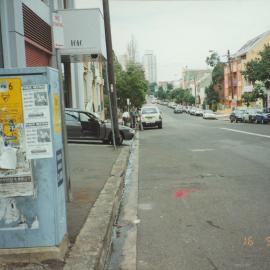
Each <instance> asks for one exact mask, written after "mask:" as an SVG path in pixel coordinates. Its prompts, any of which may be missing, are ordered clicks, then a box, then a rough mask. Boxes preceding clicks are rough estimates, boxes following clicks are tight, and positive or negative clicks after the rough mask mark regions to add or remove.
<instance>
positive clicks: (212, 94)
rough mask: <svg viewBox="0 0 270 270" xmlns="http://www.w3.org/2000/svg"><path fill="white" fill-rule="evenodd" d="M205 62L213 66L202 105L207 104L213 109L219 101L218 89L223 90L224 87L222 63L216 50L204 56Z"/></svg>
mask: <svg viewBox="0 0 270 270" xmlns="http://www.w3.org/2000/svg"><path fill="white" fill-rule="evenodd" d="M206 63H207V64H208V65H209V66H210V67H213V70H212V83H211V84H210V85H209V87H206V89H205V93H206V98H205V101H204V105H209V107H210V108H211V109H213V110H216V109H217V103H218V102H219V101H220V96H219V91H220V92H223V91H222V89H223V88H224V86H223V85H224V65H225V64H224V63H223V62H221V61H220V57H219V55H218V54H217V52H213V53H212V54H211V55H210V56H208V57H207V58H206Z"/></svg>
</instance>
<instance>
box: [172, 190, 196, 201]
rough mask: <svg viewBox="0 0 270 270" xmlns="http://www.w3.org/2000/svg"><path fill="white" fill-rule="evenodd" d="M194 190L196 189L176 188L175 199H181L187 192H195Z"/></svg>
mask: <svg viewBox="0 0 270 270" xmlns="http://www.w3.org/2000/svg"><path fill="white" fill-rule="evenodd" d="M195 191H198V189H180V190H177V191H176V192H175V197H176V198H177V199H182V198H184V197H185V196H186V195H187V194H189V193H190V192H195Z"/></svg>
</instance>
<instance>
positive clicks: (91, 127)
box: [80, 112, 100, 139]
mask: <svg viewBox="0 0 270 270" xmlns="http://www.w3.org/2000/svg"><path fill="white" fill-rule="evenodd" d="M80 122H81V125H82V136H83V137H89V138H91V139H100V138H99V135H100V123H99V120H98V118H96V117H95V116H94V115H92V114H91V113H87V112H80Z"/></svg>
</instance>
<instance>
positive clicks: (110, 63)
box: [103, 0, 120, 145]
mask: <svg viewBox="0 0 270 270" xmlns="http://www.w3.org/2000/svg"><path fill="white" fill-rule="evenodd" d="M103 13H104V15H103V16H104V27H105V36H106V49H107V62H108V69H107V71H108V81H109V83H108V86H109V96H110V98H111V107H112V122H113V127H114V134H115V142H116V144H117V145H119V144H120V133H119V126H118V114H117V95H116V89H115V78H114V57H113V49H112V36H111V25H110V10H109V2H108V0H103Z"/></svg>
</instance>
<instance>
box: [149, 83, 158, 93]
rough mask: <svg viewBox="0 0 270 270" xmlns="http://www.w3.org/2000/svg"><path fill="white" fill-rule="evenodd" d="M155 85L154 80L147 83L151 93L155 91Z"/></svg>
mask: <svg viewBox="0 0 270 270" xmlns="http://www.w3.org/2000/svg"><path fill="white" fill-rule="evenodd" d="M156 87H157V83H155V82H152V83H150V84H149V90H150V93H151V94H154V93H155V91H156Z"/></svg>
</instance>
